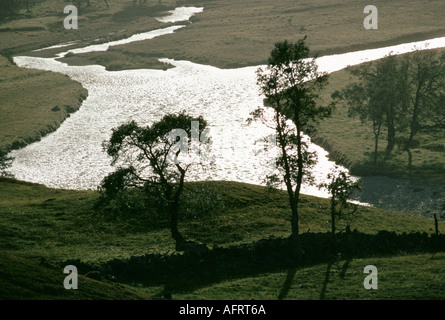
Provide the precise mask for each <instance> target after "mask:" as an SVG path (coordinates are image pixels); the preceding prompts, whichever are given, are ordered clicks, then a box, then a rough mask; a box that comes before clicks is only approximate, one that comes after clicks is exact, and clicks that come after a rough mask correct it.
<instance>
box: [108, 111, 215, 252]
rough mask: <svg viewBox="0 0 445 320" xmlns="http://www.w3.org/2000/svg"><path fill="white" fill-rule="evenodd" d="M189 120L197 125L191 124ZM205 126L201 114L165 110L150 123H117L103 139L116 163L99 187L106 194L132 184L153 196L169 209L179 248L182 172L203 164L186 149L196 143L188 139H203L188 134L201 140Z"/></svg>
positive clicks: (182, 244)
mask: <svg viewBox="0 0 445 320" xmlns="http://www.w3.org/2000/svg"><path fill="white" fill-rule="evenodd" d="M192 121H195V122H194V124H196V125H197V126H194V127H193V126H192ZM198 126H199V127H198ZM206 126H207V122H206V121H205V120H204V119H203V118H202V117H199V118H197V119H196V120H195V119H194V118H192V117H191V116H188V115H186V114H185V113H180V114H178V115H173V114H168V115H165V116H164V117H163V118H162V119H161V120H160V121H158V122H156V123H154V124H152V125H151V126H146V127H140V126H139V125H138V124H137V123H136V122H135V121H131V122H129V123H127V124H124V125H121V126H119V127H118V128H116V129H113V133H112V136H111V138H110V140H109V141H108V142H106V143H104V148H105V149H106V151H107V153H108V155H110V156H111V158H112V164H113V165H118V164H120V166H119V168H118V170H117V171H115V172H113V173H111V174H110V175H108V176H107V177H105V178H104V180H103V182H102V185H101V188H102V189H103V190H104V192H105V193H106V195H107V196H108V197H110V198H112V197H113V196H114V195H116V194H117V193H118V192H120V191H121V190H124V189H126V188H132V187H133V188H141V189H142V190H144V192H146V194H147V195H154V196H156V197H157V199H158V200H159V201H162V202H163V204H165V207H166V208H167V210H168V212H169V215H170V230H171V234H172V237H173V239H174V240H175V241H176V248H177V250H183V248H184V245H185V244H186V241H185V239H184V237H183V236H182V234H181V233H180V232H179V230H178V212H179V206H180V198H181V195H182V193H183V190H184V182H185V177H186V173H187V171H188V170H189V168H190V166H191V165H193V164H205V161H203V160H202V158H201V157H200V155H197V154H195V155H197V158H191V157H190V156H189V154H190V153H188V149H189V147H190V146H192V147H193V146H196V145H192V143H198V144H202V143H203V142H200V141H199V140H198V141H196V139H195V140H193V139H191V140H190V139H189V138H188V137H189V136H190V135H191V134H192V137H193V135H194V136H195V137H199V136H201V141H202V140H203V139H202V137H203V136H205V135H206V133H205V131H204V130H206ZM178 138H179V140H178ZM198 147H199V145H198ZM195 151H196V150H195Z"/></svg>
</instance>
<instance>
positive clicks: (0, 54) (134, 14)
mask: <svg viewBox="0 0 445 320" xmlns="http://www.w3.org/2000/svg"><path fill="white" fill-rule="evenodd" d="M157 4H158V1H157V0H156V1H155V0H152V1H149V2H148V4H147V5H146V6H144V7H142V8H141V7H138V6H132V5H131V4H128V3H112V4H110V7H109V8H107V7H106V5H105V2H102V1H97V2H94V3H93V4H92V5H91V6H90V7H85V8H83V9H82V10H81V12H80V14H81V16H80V18H79V29H78V30H66V29H65V28H64V27H63V19H64V18H65V16H64V15H62V13H63V8H64V7H65V4H64V3H63V2H60V1H55V0H45V1H40V2H38V3H35V4H33V5H32V6H31V8H30V9H31V11H30V12H26V9H22V10H20V11H19V12H18V14H17V15H13V16H10V17H6V18H3V19H2V20H0V34H1V38H2V41H1V42H0V74H1V77H0V110H1V114H2V119H1V120H0V124H1V125H0V141H1V142H0V149H2V150H3V151H11V150H14V149H18V148H22V147H24V146H26V145H28V144H30V143H32V142H35V141H39V140H40V139H41V138H42V137H44V136H45V135H47V134H49V133H51V132H54V131H55V130H57V129H58V128H59V126H60V124H61V123H62V122H63V121H64V120H65V119H66V118H67V117H69V116H70V114H71V113H73V112H75V111H77V110H78V109H79V108H80V106H81V104H82V102H83V101H84V100H85V99H86V98H87V96H88V92H87V90H86V89H85V88H83V87H82V86H81V85H80V84H79V83H78V82H76V81H73V80H71V79H70V78H68V77H66V76H64V75H61V74H58V73H52V72H42V71H37V70H32V69H24V68H19V67H17V66H16V65H15V64H14V63H13V62H12V57H13V56H14V55H16V54H22V53H30V54H31V55H42V54H43V55H45V54H46V55H47V54H49V53H51V54H53V53H55V52H57V51H58V50H60V48H59V49H53V50H49V51H47V52H32V51H33V50H37V49H41V48H44V47H49V46H52V45H58V44H61V43H71V42H72V46H76V45H83V44H85V43H90V42H93V40H94V39H98V38H100V39H102V40H103V41H105V40H107V41H108V40H112V39H121V38H125V37H128V36H130V35H132V34H134V33H138V32H142V31H146V30H147V29H156V28H158V27H160V26H161V25H165V24H163V23H161V22H159V21H157V20H156V19H155V18H154V16H156V15H162V13H161V12H164V11H165V10H169V9H172V8H173V7H174V5H176V2H175V1H168V0H167V1H163V5H161V6H159V5H157ZM72 60H73V61H74V62H76V60H77V59H76V57H73V58H72ZM80 64H85V61H81V62H80Z"/></svg>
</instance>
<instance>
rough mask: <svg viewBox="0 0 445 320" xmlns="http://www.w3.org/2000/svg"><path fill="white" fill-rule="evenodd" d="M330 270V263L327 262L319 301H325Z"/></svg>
mask: <svg viewBox="0 0 445 320" xmlns="http://www.w3.org/2000/svg"><path fill="white" fill-rule="evenodd" d="M331 268H332V262H329V263H328V266H327V268H326V273H325V276H324V280H323V287H322V288H321V293H320V300H325V299H326V290H327V287H328V283H329V276H330V274H331Z"/></svg>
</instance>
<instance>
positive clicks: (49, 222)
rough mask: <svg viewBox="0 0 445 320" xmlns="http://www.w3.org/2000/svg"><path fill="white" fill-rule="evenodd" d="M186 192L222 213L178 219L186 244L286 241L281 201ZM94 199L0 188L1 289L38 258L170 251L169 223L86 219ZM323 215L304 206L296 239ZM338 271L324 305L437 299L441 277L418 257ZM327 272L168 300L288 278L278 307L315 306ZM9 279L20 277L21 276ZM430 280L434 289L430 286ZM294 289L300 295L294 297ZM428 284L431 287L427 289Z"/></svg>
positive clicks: (252, 192) (98, 258)
mask: <svg viewBox="0 0 445 320" xmlns="http://www.w3.org/2000/svg"><path fill="white" fill-rule="evenodd" d="M188 187H189V189H192V190H195V191H196V190H200V188H204V187H205V188H207V189H212V190H214V192H217V193H218V194H219V195H221V197H222V199H223V203H224V208H219V209H218V210H215V211H214V212H213V211H212V212H211V213H210V214H209V215H204V216H198V217H195V218H191V219H189V220H187V221H186V219H184V218H182V219H181V221H180V225H179V227H180V230H181V232H183V233H184V235H185V236H186V237H187V238H188V239H190V240H194V241H199V242H202V243H206V244H207V245H208V246H209V247H211V246H213V245H218V246H220V247H227V246H230V245H235V244H241V243H252V242H254V241H258V240H260V239H264V238H268V237H272V236H273V237H287V236H289V234H290V212H289V209H288V204H287V198H286V195H285V193H284V192H277V193H272V194H269V195H266V193H265V188H263V187H259V186H254V185H248V184H243V183H233V182H213V183H211V182H207V183H192V184H189V186H188ZM96 199H97V194H96V193H95V192H92V191H64V190H54V189H49V188H46V187H43V186H40V185H35V184H29V183H24V182H18V181H14V180H10V179H4V178H2V179H0V234H1V235H2V236H1V238H0V252H2V258H1V259H0V260H3V262H2V263H0V265H1V270H0V275H1V277H0V282H2V283H6V284H8V283H12V282H14V281H16V280H14V279H13V278H14V274H13V273H14V272H13V270H15V268H14V269H9V268H10V267H12V266H13V265H14V264H19V265H20V266H21V267H20V268H25V267H26V266H27V265H28V267H31V265H33V264H38V262H39V261H40V260H41V258H45V260H46V261H48V262H51V263H55V262H63V261H66V260H70V259H80V260H81V261H83V262H90V263H104V262H106V261H111V260H113V259H115V258H129V257H130V256H134V255H143V254H146V253H164V254H166V253H168V252H174V251H175V249H174V242H173V241H172V239H171V236H170V232H169V229H168V219H161V220H159V221H156V222H155V221H153V220H150V219H141V218H140V217H134V218H131V217H127V218H126V219H122V220H117V221H115V220H110V219H107V218H105V217H103V216H100V215H96V214H94V210H93V209H92V207H93V203H94V201H95V200H96ZM328 206H329V202H328V200H326V199H319V198H315V197H310V196H304V197H303V199H302V204H301V218H300V219H301V229H302V230H303V232H307V231H309V232H322V233H324V232H327V231H328V230H329V228H330V224H329V215H328V212H329V211H328ZM349 223H350V225H351V228H357V229H358V230H359V231H360V232H365V233H369V234H375V233H377V232H378V231H380V230H387V231H395V232H397V233H403V232H407V233H410V232H426V233H428V234H431V233H433V232H434V231H433V230H434V222H433V220H432V219H428V218H420V217H414V216H409V215H407V214H401V213H394V212H389V211H384V210H377V209H374V208H368V207H361V208H360V210H359V214H358V215H357V216H356V217H355V218H353V219H352V220H350V221H349ZM339 226H340V227H344V226H345V225H344V224H340V225H339ZM444 228H445V222H440V224H439V229H440V230H444ZM21 259H26V261H28V262H27V263H26V262H24V261H23V260H21ZM343 263H344V262H338V261H337V262H336V263H334V264H333V265H331V266H330V267H329V268H330V269H329V274H330V276H329V277H330V280H329V281H328V282H326V281H325V282H326V283H329V285H328V287H327V288H328V289H327V290H326V294H325V298H329V299H351V298H352V299H354V298H359V299H367V298H369V299H374V298H380V299H386V298H389V299H391V298H412V299H416V298H419V297H422V294H423V296H424V297H436V298H438V297H440V298H444V297H445V295H444V292H443V286H440V285H439V284H440V283H442V284H443V280H444V279H443V277H442V276H441V275H440V274H439V273H438V274H436V276H434V275H435V272H436V271H437V270H440V268H443V267H444V263H445V259H444V256H443V254H438V255H435V256H433V257H431V255H430V256H428V255H421V256H405V257H386V258H369V259H357V260H355V259H354V260H353V261H351V262H350V266H349V267H348V269H347V270H348V271H347V272H346V276H345V277H343V278H338V275H339V272H340V271H339V269H340V268H342V264H343ZM367 264H374V265H378V266H379V268H381V269H379V270H381V272H382V280H381V288H382V290H379V291H378V294H376V293H371V292H367V291H366V290H364V289H363V286H362V283H363V271H362V269H363V267H364V266H365V265H367ZM39 268H43V267H39ZM327 268H328V265H323V264H322V265H318V266H310V267H305V268H300V269H298V270H294V271H288V270H283V271H277V272H272V273H268V274H262V275H256V274H252V276H251V277H246V278H244V277H243V278H239V279H225V280H222V281H218V282H217V283H211V284H208V285H207V286H205V287H202V288H198V289H197V288H194V289H193V290H192V291H190V289H188V288H187V287H179V288H178V289H177V290H176V291H174V294H175V298H187V299H189V298H192V299H221V298H222V299H225V298H228V299H232V298H233V299H250V298H253V299H276V298H277V297H278V296H279V294H280V290H281V289H280V288H281V286H282V285H283V283H284V281H285V279H286V278H287V277H289V275H287V273H288V272H291V273H292V277H291V279H290V280H289V281H290V282H289V281H288V282H289V284H288V285H289V289H288V295H286V297H283V298H289V299H295V298H298V299H318V298H320V297H319V295H320V289H321V287H322V285H323V283H324V279H325V277H326V269H327ZM17 270H18V271H17V272H21V271H20V270H21V269H17ZM39 270H40V269H36V270H35V273H32V274H30V275H29V277H30V278H32V277H34V275H35V277H36V279H37V280H36V281H40V280H38V279H40V278H39V277H38V276H37V273H38V272H39ZM414 270H417V271H416V272H419V276H416V277H413V278H411V279H409V274H412V272H414ZM60 273H61V270H60ZM309 275H311V276H310V277H309ZM62 276H63V274H62V273H61V274H60V275H59V276H58V277H57V279H59V280H60V279H61V277H62ZM48 277H49V276H48ZM441 277H442V278H441ZM404 279H406V281H407V283H404V282H403V286H402V288H399V286H400V285H401V281H402V280H403V281H405V280H404ZM431 279H434V280H435V281H436V283H433V284H429V282H430V281H432V280H431ZM17 281H18V280H17ZM42 281H44V279H43V280H42ZM85 281H87V280H85ZM59 282H60V283H62V282H61V281H59ZM51 283H52V282H51ZM301 283H303V285H304V289H298V288H299V286H300V284H301ZM19 285H20V284H17V286H19ZM127 285H128V286H129V288H130V289H132V290H137V291H139V292H140V293H141V294H142V295H145V296H151V297H154V298H159V297H158V294H160V292H161V291H162V290H161V289H162V288H159V287H158V286H155V287H150V286H141V285H138V284H137V283H133V284H132V283H127ZM431 285H432V286H433V288H436V286H437V288H436V289H434V290H432V289H431V288H432V287H431ZM48 286H51V285H48ZM354 286H355V287H354ZM410 286H412V287H418V289H417V290H416V291H415V292H412V291H411V290H408V289H407V290H406V292H405V291H404V290H405V289H403V288H409V287H410ZM2 287H4V286H3V285H2ZM37 287H38V286H37V285H36V286H35V287H34V289H36V290H37ZM45 288H46V287H45ZM296 288H297V289H296ZM440 288H442V289H440ZM97 289H98V290H99V288H97ZM430 289H431V290H432V291H431V290H430ZM17 290H18V291H20V290H19V289H17ZM17 290H16V289H10V291H9V292H8V291H6V293H3V294H4V297H7V296H8V294H9V298H10V297H16V296H19V295H20V293H19V292H17ZM110 290H111V289H110ZM388 290H389V291H388ZM43 291H44V290H43V289H42V290H41V291H39V292H33V291H32V290H31V292H33V293H29V295H28V294H25V293H23V296H22V297H21V298H27V297H31V296H32V297H33V298H36V297H37V298H38V297H45V295H44V293H43ZM79 291H80V290H79ZM3 292H5V291H3ZM380 293H381V294H382V295H380ZM34 294H36V295H34ZM91 294H93V293H91ZM356 294H357V296H356ZM176 295H177V296H176ZM51 296H52V294H51V293H48V296H46V297H51ZM52 297H54V296H52ZM128 297H130V296H128ZM61 298H69V296H62V297H61ZM125 298H127V297H125Z"/></svg>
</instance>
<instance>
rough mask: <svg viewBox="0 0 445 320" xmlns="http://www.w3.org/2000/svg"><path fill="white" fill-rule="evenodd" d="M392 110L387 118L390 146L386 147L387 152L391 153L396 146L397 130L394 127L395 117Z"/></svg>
mask: <svg viewBox="0 0 445 320" xmlns="http://www.w3.org/2000/svg"><path fill="white" fill-rule="evenodd" d="M391 112H392V110H390V111H389V112H388V114H387V116H386V119H387V120H386V121H387V127H388V139H387V140H388V145H387V146H386V151H387V152H391V151H392V149H394V146H395V144H396V129H395V127H394V116H393V115H392V114H391Z"/></svg>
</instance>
